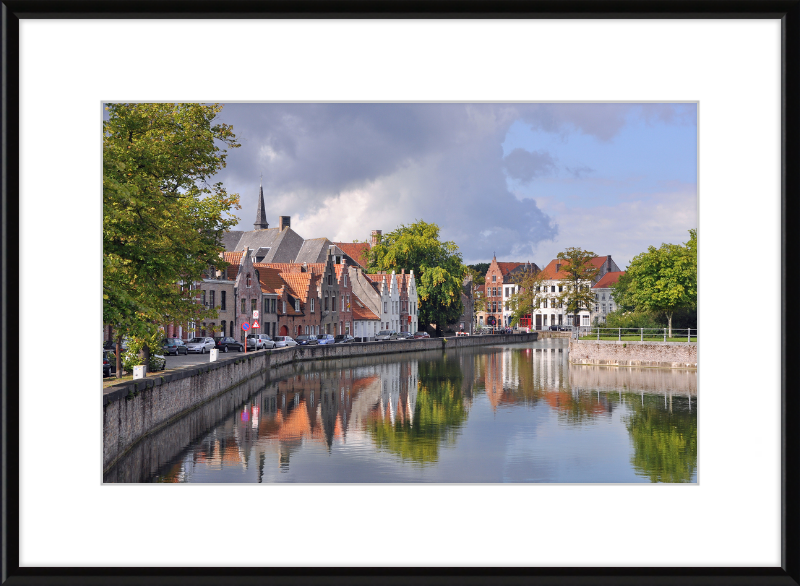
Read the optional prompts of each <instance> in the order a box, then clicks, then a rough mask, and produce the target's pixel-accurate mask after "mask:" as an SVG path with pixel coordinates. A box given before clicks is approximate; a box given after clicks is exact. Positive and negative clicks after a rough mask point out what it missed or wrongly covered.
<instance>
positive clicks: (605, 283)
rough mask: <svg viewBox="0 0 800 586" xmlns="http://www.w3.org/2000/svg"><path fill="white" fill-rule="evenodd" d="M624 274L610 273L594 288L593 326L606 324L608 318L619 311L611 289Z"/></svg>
mask: <svg viewBox="0 0 800 586" xmlns="http://www.w3.org/2000/svg"><path fill="white" fill-rule="evenodd" d="M624 274H625V271H609V272H607V273H606V274H605V275H603V277H602V278H601V279H600V280H599V281H597V283H595V284H594V285H593V286H592V293H594V300H595V304H594V308H593V310H594V311H592V312H591V322H592V324H604V323H606V316H607V315H608V314H609V313H611V312H612V311H615V310H616V309H617V306H616V303H615V302H614V298H613V297H612V296H611V293H612V292H613V289H612V288H611V287H612V285H614V283H616V282H617V281H619V278H620V277H621V276H622V275H624Z"/></svg>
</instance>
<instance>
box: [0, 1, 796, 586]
mask: <svg viewBox="0 0 800 586" xmlns="http://www.w3.org/2000/svg"><path fill="white" fill-rule="evenodd" d="M177 17H179V18H198V19H203V18H219V19H221V18H246V17H253V18H437V19H438V18H483V19H487V18H488V19H491V18H537V19H547V18H559V19H570V18H581V19H585V18H598V19H605V18H615V19H619V18H637V19H696V18H711V19H744V18H748V19H759V18H774V19H778V18H779V19H781V23H782V26H781V31H782V42H781V59H782V68H781V77H782V87H781V104H782V106H781V107H782V112H781V125H782V153H781V167H782V177H781V179H782V192H781V224H780V226H781V248H782V252H781V265H780V266H781V275H780V282H781V316H782V320H781V321H782V326H781V349H782V350H781V372H780V381H781V405H782V409H781V425H782V450H781V456H780V460H781V466H782V475H781V492H782V495H781V510H782V520H781V567H775V568H770V567H762V568H757V567H751V568H741V567H703V568H698V567H692V568H664V567H661V568H656V567H644V568H633V567H624V568H608V567H579V568H545V567H536V568H271V569H264V568H234V569H231V568H137V567H127V568H102V567H96V568H71V567H70V568H67V567H63V568H57V567H47V568H29V567H20V565H19V559H20V558H19V553H20V551H19V543H18V535H19V531H20V517H19V502H20V494H19V470H20V461H19V450H18V444H19V440H18V438H19V420H18V417H17V416H16V414H17V413H18V411H19V404H20V401H19V392H20V386H19V375H18V373H17V369H16V368H15V366H16V355H15V354H13V351H12V348H11V346H12V344H9V343H2V342H0V360H1V363H0V377H2V422H1V425H2V506H3V515H2V517H3V519H2V522H3V527H2V529H3V534H2V547H3V552H2V554H3V555H2V564H3V565H2V583H3V584H8V585H17V584H86V585H91V584H98V585H99V584H103V585H105V584H111V583H114V584H140V583H141V584H144V583H147V584H151V585H159V584H193V585H199V586H202V585H206V584H209V585H210V584H261V583H266V584H273V583H274V584H278V583H280V584H305V583H329V584H374V583H381V584H406V583H410V582H412V581H413V582H414V583H416V584H485V583H493V584H495V583H497V584H527V583H535V584H554V585H567V584H570V585H580V584H618V585H627V584H630V585H634V584H636V585H639V584H652V585H661V584H689V585H691V584H697V585H710V584H730V585H737V586H738V585H745V584H748V585H749V584H758V585H776V586H777V585H790V584H800V560H798V551H800V541H798V531H799V530H800V503H798V501H799V500H800V483H799V482H798V470H799V469H800V466H798V461H800V453H799V452H798V445H799V444H800V442H799V441H798V440H799V439H800V437H799V435H798V425H797V423H798V415H799V414H800V410H799V409H798V404H799V403H800V398H799V397H798V395H797V394H796V393H795V392H793V391H792V388H791V387H793V385H791V384H790V381H789V379H788V378H787V357H793V356H794V353H793V352H792V351H791V347H793V346H794V347H796V343H794V344H793V343H792V339H791V338H790V337H789V336H787V333H789V327H790V326H791V321H790V317H789V316H790V314H789V313H788V309H789V303H790V301H791V297H790V296H789V294H788V291H787V286H786V283H787V274H788V269H789V265H788V264H787V263H788V262H790V259H792V258H793V257H794V256H795V255H794V254H793V253H792V252H791V250H793V249H796V246H791V248H790V245H792V244H794V243H793V242H792V241H791V240H790V239H789V238H788V231H787V227H790V226H791V224H790V223H789V222H790V219H791V218H792V217H796V216H794V213H793V212H792V210H794V209H796V208H797V206H798V201H800V164H798V162H800V149H799V148H798V144H799V143H800V0H766V1H753V0H744V1H737V0H718V1H714V0H698V1H692V0H675V1H669V0H654V1H647V0H617V1H602V0H601V1H592V0H563V1H558V0H550V1H535V0H534V1H520V2H515V1H512V0H501V1H497V2H491V3H489V2H476V1H461V2H446V1H441V0H438V1H432V2H422V1H415V2H400V1H386V2H358V1H353V0H347V1H339V2H332V1H321V0H316V1H315V0H294V1H286V0H283V1H273V2H255V1H232V2H212V1H195V2H188V1H171V2H154V1H141V2H133V1H124V2H103V1H74V2H56V1H42V2H39V1H23V0H19V1H15V0H6V1H4V2H2V27H3V28H2V74H3V79H2V82H3V83H2V135H3V136H2V139H3V140H2V160H1V161H0V164H1V165H2V169H3V174H2V210H1V213H2V225H1V226H0V246H1V247H2V253H1V254H2V257H0V267H1V268H2V272H3V278H2V289H1V291H0V293H1V294H2V333H3V338H2V339H3V340H9V339H10V334H11V333H12V332H18V331H20V329H19V328H20V325H21V324H20V316H19V314H18V309H17V306H16V305H12V303H11V301H12V295H14V294H15V290H14V288H15V287H17V286H18V283H19V276H20V270H19V269H20V267H19V260H18V257H17V254H16V253H17V251H18V247H19V242H18V237H19V234H18V224H19V200H18V198H19V185H20V177H19V163H20V160H19V152H18V148H17V145H18V144H19V140H20V135H19V122H18V113H19V111H20V102H19V74H20V69H19V57H20V55H19V23H20V20H21V19H28V18H31V19H38V18H50V19H69V18H131V19H150V18H163V19H168V18H177ZM12 337H13V336H12ZM731 514H732V515H735V514H736V512H735V511H731Z"/></svg>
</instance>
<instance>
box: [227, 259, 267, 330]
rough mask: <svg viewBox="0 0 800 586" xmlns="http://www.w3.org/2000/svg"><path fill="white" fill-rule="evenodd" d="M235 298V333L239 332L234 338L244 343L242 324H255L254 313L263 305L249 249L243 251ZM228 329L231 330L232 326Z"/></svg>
mask: <svg viewBox="0 0 800 586" xmlns="http://www.w3.org/2000/svg"><path fill="white" fill-rule="evenodd" d="M233 298H234V306H233V307H234V312H235V331H236V332H239V333H238V334H234V335H233V337H234V338H236V339H237V340H241V341H242V342H244V340H245V336H246V332H245V331H244V330H243V329H242V324H244V323H245V322H247V323H248V324H250V325H252V324H253V312H254V311H256V310H257V309H259V306H260V304H261V285H260V284H259V282H258V276H257V275H256V270H255V268H254V267H253V260H252V257H251V256H250V250H249V249H248V248H247V247H245V249H244V250H243V251H242V256H241V258H240V260H239V272H238V274H237V275H236V280H235V281H234V290H233ZM228 327H229V328H230V326H228Z"/></svg>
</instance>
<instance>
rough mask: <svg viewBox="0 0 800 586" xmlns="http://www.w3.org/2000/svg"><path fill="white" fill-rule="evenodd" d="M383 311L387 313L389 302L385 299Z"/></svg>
mask: <svg viewBox="0 0 800 586" xmlns="http://www.w3.org/2000/svg"><path fill="white" fill-rule="evenodd" d="M383 313H389V304H388V303H387V302H386V301H384V302H383Z"/></svg>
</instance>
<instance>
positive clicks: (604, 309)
mask: <svg viewBox="0 0 800 586" xmlns="http://www.w3.org/2000/svg"><path fill="white" fill-rule="evenodd" d="M594 310H595V311H598V309H597V306H596V305H595V306H594ZM605 312H606V304H605V303H603V313H605Z"/></svg>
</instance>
